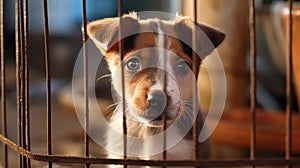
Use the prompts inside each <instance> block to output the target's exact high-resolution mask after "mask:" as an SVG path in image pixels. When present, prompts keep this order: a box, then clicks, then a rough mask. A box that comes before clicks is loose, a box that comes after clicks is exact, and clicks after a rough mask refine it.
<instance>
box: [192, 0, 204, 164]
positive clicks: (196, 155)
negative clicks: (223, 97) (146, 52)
mask: <svg viewBox="0 0 300 168" xmlns="http://www.w3.org/2000/svg"><path fill="white" fill-rule="evenodd" d="M197 6H198V4H197V0H194V20H195V24H194V31H192V50H194V51H197V49H196V47H197V20H198V15H197V13H198V10H197ZM196 59H197V55H196V53H195V52H192V71H193V73H194V75H197V69H196V68H197V66H196ZM192 88H193V117H194V118H195V124H194V125H193V142H194V160H198V159H199V152H198V151H199V142H198V138H199V135H200V134H199V130H200V129H199V124H198V123H199V117H198V115H202V114H201V112H199V111H197V110H198V107H197V104H198V102H197V101H198V98H197V95H198V94H197V92H198V90H197V83H195V84H194V83H193V84H192ZM198 112H199V114H198Z"/></svg>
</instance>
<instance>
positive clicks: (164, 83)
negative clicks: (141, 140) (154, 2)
mask: <svg viewBox="0 0 300 168" xmlns="http://www.w3.org/2000/svg"><path fill="white" fill-rule="evenodd" d="M159 33H162V32H159ZM158 36H160V34H159V35H158ZM162 36H164V34H162ZM163 47H165V46H163ZM163 49H166V48H163ZM160 50H161V49H160ZM163 61H164V65H163V66H164V67H162V69H163V70H166V69H167V65H166V64H167V60H166V58H164V60H163ZM167 75H168V74H166V73H164V75H163V87H164V88H163V90H164V93H167V91H166V86H167ZM162 121H163V153H162V159H163V160H167V131H166V129H167V113H166V111H163V112H162ZM162 168H166V166H162Z"/></svg>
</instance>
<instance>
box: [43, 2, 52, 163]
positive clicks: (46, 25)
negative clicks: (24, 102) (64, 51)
mask: <svg viewBox="0 0 300 168" xmlns="http://www.w3.org/2000/svg"><path fill="white" fill-rule="evenodd" d="M43 15H44V52H45V53H44V56H45V75H46V115H47V153H48V155H52V139H51V138H52V118H51V117H52V109H51V74H50V58H49V56H50V54H49V53H50V50H49V22H48V3H47V0H43ZM48 167H49V168H51V167H52V162H51V161H49V162H48Z"/></svg>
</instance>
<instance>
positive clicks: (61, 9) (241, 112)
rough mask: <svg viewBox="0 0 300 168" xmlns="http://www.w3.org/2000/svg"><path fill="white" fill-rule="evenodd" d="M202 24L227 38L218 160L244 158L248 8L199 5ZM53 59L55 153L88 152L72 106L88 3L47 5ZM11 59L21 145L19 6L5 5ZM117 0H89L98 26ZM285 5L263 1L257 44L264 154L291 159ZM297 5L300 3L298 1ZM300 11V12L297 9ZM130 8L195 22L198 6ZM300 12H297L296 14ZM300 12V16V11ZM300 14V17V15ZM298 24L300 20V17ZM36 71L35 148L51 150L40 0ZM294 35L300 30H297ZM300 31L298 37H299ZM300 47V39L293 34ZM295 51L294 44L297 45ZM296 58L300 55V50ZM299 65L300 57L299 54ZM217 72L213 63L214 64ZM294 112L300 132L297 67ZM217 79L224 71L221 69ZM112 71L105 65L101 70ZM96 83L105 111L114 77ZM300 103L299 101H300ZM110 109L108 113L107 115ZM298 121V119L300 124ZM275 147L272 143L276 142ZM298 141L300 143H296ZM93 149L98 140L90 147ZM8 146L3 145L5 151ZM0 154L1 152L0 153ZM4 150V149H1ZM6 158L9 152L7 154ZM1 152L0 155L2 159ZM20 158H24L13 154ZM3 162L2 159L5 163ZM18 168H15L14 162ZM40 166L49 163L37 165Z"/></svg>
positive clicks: (135, 0) (11, 96)
mask: <svg viewBox="0 0 300 168" xmlns="http://www.w3.org/2000/svg"><path fill="white" fill-rule="evenodd" d="M198 2H199V3H198V6H197V10H198V21H200V22H204V23H207V24H210V25H212V26H215V27H217V28H219V29H220V30H222V31H224V32H225V33H226V40H225V41H224V43H222V45H221V46H220V47H219V48H218V49H217V51H218V52H219V55H220V56H221V59H222V61H223V64H224V68H225V73H226V78H227V86H226V87H227V99H226V105H225V112H224V115H223V117H222V119H221V122H220V124H219V126H218V127H217V129H216V131H215V132H214V133H213V135H212V143H213V157H214V158H237V157H238V158H240V157H248V156H249V146H250V145H249V144H250V142H249V140H250V138H249V137H250V135H249V133H250V123H251V117H250V113H249V106H250V80H249V79H250V75H249V67H250V50H249V14H248V13H249V5H248V1H240V0H210V1H206V0H199V1H198ZM48 3H49V4H48V10H49V31H50V41H49V43H50V60H51V77H52V79H51V83H52V96H53V97H52V100H53V103H52V107H53V144H54V145H53V148H54V154H62V155H76V156H81V155H82V154H83V143H82V142H83V136H82V135H83V129H82V127H81V126H80V124H79V122H78V120H77V117H76V114H75V112H74V108H73V104H72V103H73V102H72V92H71V82H72V73H73V68H74V63H75V61H76V58H77V55H78V53H79V51H80V49H81V47H82V40H81V38H82V36H81V18H82V13H81V1H80V0H51V1H48ZM4 4H5V9H4V11H5V13H4V14H5V15H4V16H5V18H4V30H5V58H6V74H7V75H6V77H7V79H6V82H7V86H6V88H7V102H8V107H7V109H8V110H7V111H8V124H9V126H8V129H9V130H8V137H9V138H10V139H12V140H14V142H17V127H16V123H17V112H16V103H15V100H16V85H15V78H16V77H15V74H16V73H15V69H16V68H15V35H14V31H15V15H14V9H15V4H14V1H5V2H4ZM117 5H118V4H117V0H87V20H88V21H93V20H95V19H101V18H106V17H116V16H117V7H118V6H117ZM286 6H287V2H286V1H279V0H256V12H257V13H256V19H257V22H256V31H257V36H256V42H257V59H258V60H257V61H258V62H257V75H258V79H257V104H258V109H259V110H258V113H259V114H258V121H257V122H258V123H257V126H258V136H257V138H258V142H257V143H258V144H257V147H258V156H259V157H270V156H284V123H285V120H284V119H285V118H284V110H285V108H286V103H287V102H286V90H285V88H286V84H285V80H286V76H285V73H286V72H285V69H286V67H285V60H286V58H285V53H286V50H285V48H286V47H285V45H286V44H285V41H286V40H285V34H286V29H285V16H284V12H283V11H284V9H285V7H286ZM294 6H299V3H298V2H296V3H295V5H294ZM295 10H296V9H295ZM124 11H125V12H126V13H128V12H130V11H137V12H139V11H162V12H168V13H174V14H175V13H176V12H177V13H179V14H181V15H187V16H190V17H193V2H192V1H185V0H143V2H141V1H139V0H124ZM295 13H296V12H295ZM298 13H299V11H298ZM298 15H299V14H298ZM294 19H295V24H294V25H297V23H298V22H300V21H299V17H298V16H295V17H294ZM28 21H29V35H28V38H29V39H28V40H29V41H28V53H29V67H30V69H29V71H30V87H29V96H30V113H31V124H30V126H31V129H32V131H31V134H32V136H31V142H32V143H31V144H32V151H33V152H37V153H44V152H45V151H46V128H45V127H46V125H45V123H46V116H45V101H46V97H45V65H44V62H45V60H44V41H43V40H44V39H43V31H44V30H43V21H44V20H43V6H42V1H41V0H31V1H29V18H28ZM294 30H295V32H297V33H298V32H299V30H298V29H297V28H294ZM294 34H296V33H294ZM293 38H294V40H295V42H294V43H295V46H296V45H298V46H299V43H298V42H299V40H298V42H297V41H296V40H297V39H299V35H298V36H297V35H293ZM294 48H295V47H294ZM294 55H297V56H299V52H298V53H296V52H295V53H294ZM294 58H295V60H296V57H294ZM299 58H300V57H299ZM295 60H294V62H296V61H295ZM207 64H213V63H210V62H209V60H208V61H207ZM210 66H212V67H213V65H210ZM294 67H295V68H294V71H295V73H294V76H295V78H294V83H293V92H292V94H293V99H292V101H291V104H292V110H293V111H294V112H295V113H294V114H295V116H294V120H293V121H295V122H294V123H293V126H294V129H295V130H296V129H298V128H300V125H299V124H300V119H299V115H298V109H299V108H298V105H299V103H298V99H297V98H298V94H297V93H298V92H297V88H298V87H297V86H300V84H297V80H296V79H297V76H299V75H298V73H297V71H298V69H299V68H298V67H299V66H297V65H295V64H294ZM214 70H215V73H214V74H215V75H218V71H220V69H219V67H214ZM99 71H101V73H102V74H106V73H108V71H107V69H106V67H105V65H103V67H101V68H100V69H99ZM199 75H200V76H201V77H200V79H204V80H201V81H199V93H200V96H201V102H200V104H201V108H202V109H203V111H207V110H208V109H209V105H210V97H211V86H210V79H209V77H208V75H207V72H206V69H205V65H204V66H203V67H202V69H201V72H200V74H199ZM96 86H97V96H98V97H99V100H102V101H101V102H102V104H100V106H103V108H104V109H106V107H107V106H108V105H109V104H111V103H112V100H111V96H110V95H109V94H110V93H111V92H110V86H109V79H107V80H105V81H103V82H102V84H99V85H96ZM299 98H300V97H299ZM109 110H111V109H108V111H109ZM297 121H299V122H297ZM272 142H273V143H272ZM296 142H298V143H296ZM299 142H300V133H299V131H294V132H293V144H294V146H293V154H294V155H295V156H299V153H300V145H299ZM91 143H92V144H93V142H91ZM1 147H2V146H1ZM0 149H1V148H0ZM1 151H2V149H1ZM91 152H92V155H93V156H102V155H104V153H105V152H104V151H103V150H102V149H101V148H100V147H99V146H97V145H96V144H93V149H92V151H91ZM1 154H2V152H1ZM1 154H0V158H1ZM9 156H10V158H11V160H13V159H14V158H16V156H17V154H15V153H14V152H12V151H10V155H9ZM0 161H1V160H0ZM11 164H14V163H11ZM33 164H36V165H37V167H39V166H40V165H43V163H38V162H33Z"/></svg>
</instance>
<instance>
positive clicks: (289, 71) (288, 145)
mask: <svg viewBox="0 0 300 168" xmlns="http://www.w3.org/2000/svg"><path fill="white" fill-rule="evenodd" d="M288 7H289V19H288V20H289V21H288V28H287V31H288V35H287V44H286V46H287V47H286V126H285V129H286V135H285V158H286V159H290V158H291V154H292V151H291V150H292V77H293V63H292V59H293V15H292V13H293V0H288ZM288 167H289V168H291V167H292V165H291V164H289V165H288Z"/></svg>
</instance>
